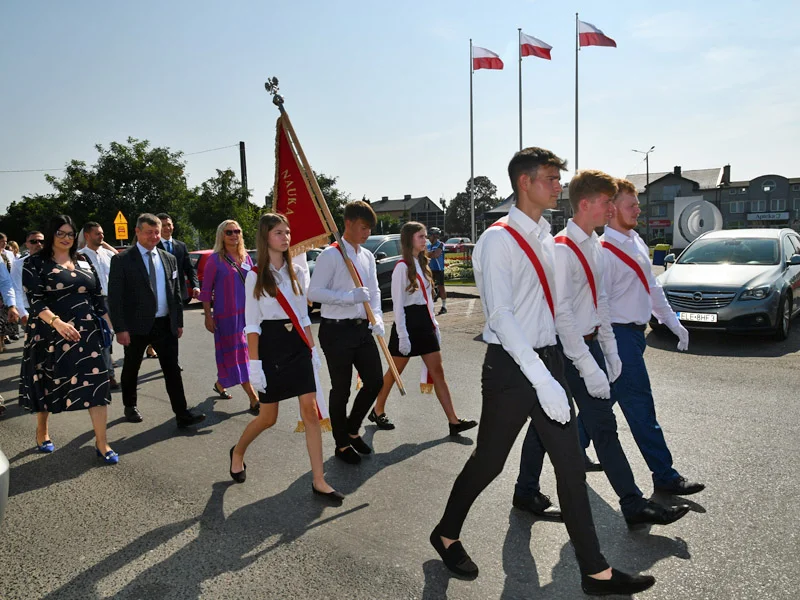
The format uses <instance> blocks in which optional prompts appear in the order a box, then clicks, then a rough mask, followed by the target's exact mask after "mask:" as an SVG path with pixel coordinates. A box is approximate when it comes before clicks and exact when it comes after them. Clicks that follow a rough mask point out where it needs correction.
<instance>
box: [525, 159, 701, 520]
mask: <svg viewBox="0 0 800 600" xmlns="http://www.w3.org/2000/svg"><path fill="white" fill-rule="evenodd" d="M616 193H617V184H616V182H615V179H614V178H613V177H611V175H608V174H606V173H603V172H602V171H579V172H578V173H577V174H576V175H575V176H574V177H573V178H572V181H570V184H569V202H570V205H571V206H572V212H573V214H574V217H573V218H572V219H570V220H569V221H568V222H567V226H566V228H565V229H563V230H561V231H560V232H559V233H558V234H557V235H556V237H555V242H556V245H555V256H556V266H557V268H556V298H557V303H556V332H557V333H558V343H559V347H560V348H561V349H562V350H563V352H564V355H565V356H566V357H567V358H568V359H569V360H568V361H566V365H565V373H566V377H567V384H568V385H569V390H570V392H571V395H572V398H573V399H574V400H575V404H577V406H578V409H579V410H580V415H579V418H580V419H581V420H582V421H583V424H584V426H585V427H586V430H587V432H588V434H589V437H590V438H591V439H592V441H594V445H595V450H596V451H597V456H598V458H599V459H600V463H601V464H602V465H603V468H604V470H605V473H606V476H607V477H608V481H609V482H610V483H611V486H612V487H613V488H614V491H615V492H616V493H617V496H618V497H619V503H620V507H621V509H622V514H623V515H624V517H625V521H626V522H627V524H628V526H629V527H631V528H639V527H644V526H646V525H668V524H670V523H674V522H675V521H677V520H678V519H680V518H681V517H683V516H685V515H686V513H688V512H689V507H688V506H685V505H682V506H674V507H672V506H670V507H665V506H661V505H660V504H657V503H655V502H652V501H651V500H646V499H645V498H644V497H643V495H642V492H641V490H640V489H639V488H638V487H637V486H636V481H635V479H634V477H633V472H632V471H631V467H630V464H628V459H627V458H626V457H625V452H624V451H623V450H622V446H621V445H620V442H619V437H618V436H617V421H616V418H615V417H614V403H613V401H609V398H610V397H611V390H610V386H609V380H610V381H611V382H612V383H613V382H614V381H615V380H616V379H617V378H618V377H619V375H620V373H621V372H622V362H621V361H620V358H619V354H618V352H617V342H616V340H615V339H614V332H613V330H612V329H611V323H610V321H609V313H608V296H607V294H606V290H605V286H604V284H603V272H604V268H603V248H602V247H601V246H600V240H599V238H598V236H597V234H596V233H595V229H596V228H598V227H602V226H603V225H606V224H608V220H609V217H610V216H611V215H612V214H613V211H614V205H613V204H612V202H611V199H612V198H613V197H614V195H615V194H616ZM606 373H608V376H607V375H606ZM543 460H544V448H543V447H542V444H541V441H540V440H539V436H538V435H537V433H536V428H535V427H534V426H533V425H531V426H530V427H529V428H528V434H527V436H526V437H525V443H524V445H523V447H522V460H521V464H520V473H519V478H518V479H517V486H516V490H515V493H514V506H516V507H517V508H521V509H523V510H528V511H530V512H533V513H535V514H538V513H537V511H536V509H540V508H541V505H542V502H541V501H540V499H539V498H538V497H539V496H541V493H540V492H539V476H540V475H541V472H542V462H543ZM545 498H546V496H545ZM545 516H547V513H545Z"/></svg>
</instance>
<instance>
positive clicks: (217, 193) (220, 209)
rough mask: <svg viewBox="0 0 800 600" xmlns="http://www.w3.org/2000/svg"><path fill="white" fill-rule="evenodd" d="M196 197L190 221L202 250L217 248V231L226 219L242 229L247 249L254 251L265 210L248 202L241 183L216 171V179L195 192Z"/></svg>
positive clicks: (191, 207)
mask: <svg viewBox="0 0 800 600" xmlns="http://www.w3.org/2000/svg"><path fill="white" fill-rule="evenodd" d="M193 195H194V199H193V200H192V203H191V206H190V207H189V209H188V220H189V222H190V223H191V224H192V225H193V226H194V227H195V228H196V230H197V232H198V237H199V242H200V245H201V246H202V247H203V248H212V247H213V246H214V241H215V239H216V233H217V227H218V226H219V224H220V223H222V222H223V221H225V220H227V219H233V220H235V221H237V222H238V223H239V225H241V226H242V233H243V235H244V243H245V245H246V246H247V247H248V248H255V242H256V234H257V233H258V219H259V216H260V214H261V212H262V208H261V207H259V206H257V205H255V204H253V203H252V202H250V201H249V200H248V199H246V198H245V194H244V193H243V190H242V183H241V182H240V181H239V180H238V179H237V178H236V174H235V173H234V172H233V171H232V170H230V169H226V170H224V171H221V170H219V169H217V175H216V177H212V178H210V179H208V180H206V181H204V182H203V183H202V184H201V185H200V186H199V187H197V188H195V189H194V191H193ZM247 195H249V194H247Z"/></svg>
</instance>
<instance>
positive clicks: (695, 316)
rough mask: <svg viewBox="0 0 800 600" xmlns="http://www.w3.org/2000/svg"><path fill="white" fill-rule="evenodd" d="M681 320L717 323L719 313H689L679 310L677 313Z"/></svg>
mask: <svg viewBox="0 0 800 600" xmlns="http://www.w3.org/2000/svg"><path fill="white" fill-rule="evenodd" d="M676 314H677V315H678V318H679V319H680V320H681V321H696V322H699V323H716V322H717V315H715V314H714V313H689V312H679V313H676Z"/></svg>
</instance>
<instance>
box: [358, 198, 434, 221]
mask: <svg viewBox="0 0 800 600" xmlns="http://www.w3.org/2000/svg"><path fill="white" fill-rule="evenodd" d="M370 206H372V210H374V211H375V214H376V215H378V217H382V216H390V217H394V218H395V219H398V220H399V221H400V222H401V223H406V222H408V221H419V222H420V223H422V224H423V225H425V227H427V228H428V229H430V228H431V227H438V228H440V229H444V210H442V207H441V206H439V205H438V204H436V203H435V202H433V201H432V200H431V199H430V198H428V197H427V196H422V197H420V198H412V197H411V194H406V195H405V196H403V197H402V198H399V199H396V200H395V199H389V197H388V196H384V197H383V198H381V199H380V200H378V201H376V202H372V203H370Z"/></svg>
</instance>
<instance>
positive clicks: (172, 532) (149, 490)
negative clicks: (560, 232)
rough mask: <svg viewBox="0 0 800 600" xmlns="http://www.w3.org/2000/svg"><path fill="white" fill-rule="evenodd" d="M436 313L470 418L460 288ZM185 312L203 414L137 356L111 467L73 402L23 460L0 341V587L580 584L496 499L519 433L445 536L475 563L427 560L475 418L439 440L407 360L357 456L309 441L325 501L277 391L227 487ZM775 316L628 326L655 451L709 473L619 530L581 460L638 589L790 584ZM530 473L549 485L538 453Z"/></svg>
mask: <svg viewBox="0 0 800 600" xmlns="http://www.w3.org/2000/svg"><path fill="white" fill-rule="evenodd" d="M449 308H450V312H449V314H448V315H446V316H443V317H441V318H440V322H441V324H442V327H443V339H444V349H445V368H446V372H447V376H448V381H449V383H450V386H451V389H452V391H453V395H454V400H455V403H456V407H457V410H458V413H459V416H461V417H465V418H477V417H479V414H480V382H479V373H480V365H481V362H482V359H483V352H484V346H483V344H482V343H481V342H479V341H477V340H476V336H477V335H478V334H479V332H480V330H481V327H482V321H483V317H482V314H481V308H480V300H478V299H470V298H458V299H451V301H450V303H449ZM186 322H187V329H186V335H185V336H184V338H183V340H182V341H181V356H182V362H183V364H184V366H185V368H186V371H185V373H184V380H185V383H186V386H187V390H188V393H189V396H190V398H191V400H190V404H194V405H199V406H200V408H201V409H202V410H204V411H205V412H206V413H207V414H208V417H209V418H208V419H207V420H206V421H205V423H203V425H202V427H200V428H199V429H198V430H197V432H195V433H193V434H187V433H180V432H178V430H176V428H175V425H174V419H173V418H172V414H171V411H170V407H169V402H168V400H167V398H166V395H165V391H164V384H163V380H162V378H161V374H160V371H159V369H158V364H157V361H153V360H145V361H144V363H143V367H142V381H141V388H140V402H139V405H140V408H141V410H142V413H143V415H144V417H145V421H144V422H143V423H141V424H130V423H127V422H125V421H123V420H122V418H121V417H122V404H121V399H120V397H119V395H118V394H115V397H114V403H113V404H112V406H111V408H110V413H109V438H110V441H111V444H112V446H113V447H114V448H115V449H116V450H117V451H118V452H119V453H120V457H121V458H120V464H119V465H117V466H114V467H106V466H101V464H100V461H99V459H97V458H96V457H95V456H94V450H93V448H92V445H93V438H92V434H91V428H90V424H89V418H88V415H87V414H86V413H85V412H80V413H76V414H68V415H55V416H54V417H53V418H52V426H51V433H52V437H53V440H54V441H55V443H56V446H57V450H56V452H55V453H54V454H52V455H39V454H37V453H36V452H35V451H34V450H33V442H34V419H33V417H32V416H30V415H28V414H24V413H23V412H22V411H21V410H20V409H19V407H18V406H17V403H16V387H17V375H18V369H19V359H20V355H21V347H20V346H21V345H20V343H17V344H14V345H12V346H11V347H10V348H9V350H8V351H7V352H6V353H4V354H2V355H0V392H2V394H3V395H4V396H5V397H6V400H7V404H8V406H9V410H8V412H7V416H6V418H5V419H3V420H2V421H0V445H2V449H3V451H4V452H5V453H6V455H7V456H8V458H9V460H10V462H11V465H12V473H11V478H12V479H11V490H10V494H11V497H10V499H9V505H8V509H7V512H6V519H5V522H4V523H3V525H2V528H0V598H2V599H3V600H10V599H17V598H20V599H26V600H27V599H30V598H52V599H56V598H58V599H62V598H65V599H66V598H76V599H78V598H80V599H87V598H89V599H91V598H112V597H113V598H122V599H129V598H142V599H156V598H157V599H161V598H164V599H171V598H231V599H233V598H237V599H238V598H275V599H284V598H332V599H333V598H335V599H340V598H341V599H345V598H347V599H369V600H373V599H383V598H386V599H407V598H424V599H427V600H434V599H440V598H449V599H451V600H461V599H464V600H470V599H475V600H485V599H489V598H503V599H517V598H520V599H521V598H569V599H572V598H580V597H582V594H581V591H580V586H579V578H578V570H577V565H576V561H575V557H574V554H573V551H572V548H571V546H570V543H569V540H568V537H567V534H566V531H565V529H564V527H563V525H561V524H557V523H546V522H537V521H534V520H533V519H531V518H530V517H529V516H528V515H526V514H524V513H520V512H519V511H517V510H515V509H512V508H511V496H512V493H513V484H514V480H515V477H516V473H517V463H518V460H519V450H520V443H521V439H520V440H518V443H517V445H516V446H515V448H514V451H513V452H512V455H511V457H510V459H509V461H508V463H507V465H506V469H505V471H504V473H503V474H502V475H501V476H500V477H499V478H498V479H497V480H496V481H495V482H494V483H493V484H492V485H491V486H490V487H489V488H488V489H487V490H486V492H485V493H484V494H483V495H482V496H481V497H480V498H479V499H478V501H477V503H476V504H475V506H474V508H473V510H472V512H471V514H470V516H469V519H468V520H467V523H466V524H465V528H464V532H463V536H462V539H463V540H464V543H465V545H466V547H467V548H468V550H469V551H470V553H471V554H472V556H473V558H474V559H475V560H476V562H477V563H478V564H479V566H480V568H481V575H480V577H479V578H478V579H477V580H476V581H473V582H464V581H460V580H457V579H452V578H450V577H449V576H448V572H447V571H446V569H445V568H444V567H443V565H442V564H441V562H440V561H439V560H438V557H437V556H436V554H435V552H434V550H433V549H432V548H431V547H430V546H429V544H428V540H427V538H428V534H429V532H430V530H431V528H432V527H433V525H434V524H435V523H436V522H437V520H438V518H439V517H440V515H441V512H442V510H443V508H444V503H445V500H446V498H447V495H448V494H449V491H450V488H451V486H452V483H453V480H454V479H455V477H456V475H457V474H458V472H459V471H460V469H461V467H462V466H463V464H464V461H465V460H466V459H467V457H468V455H469V453H470V452H472V450H473V449H474V439H475V433H474V430H473V431H472V432H469V433H468V434H467V435H465V436H464V437H463V438H462V439H460V440H457V441H453V440H451V439H449V438H448V437H447V435H446V434H447V424H446V420H445V418H444V415H443V413H442V412H441V409H440V408H439V406H438V403H437V402H436V399H435V397H433V396H425V395H421V394H420V393H419V392H418V391H416V390H417V382H418V377H419V360H416V359H415V360H414V361H412V363H411V364H410V365H409V368H408V370H407V375H406V385H407V387H408V389H409V390H410V393H409V394H408V396H407V397H405V398H401V397H400V396H399V394H398V393H396V392H394V393H393V395H392V396H391V398H390V403H389V406H388V411H387V412H388V414H389V416H390V417H391V418H392V419H393V420H394V421H395V422H396V423H397V429H396V430H394V431H391V432H384V431H376V430H375V429H374V427H373V426H371V425H368V426H367V427H366V433H365V435H364V437H365V439H366V440H367V441H369V442H371V443H372V444H373V445H374V448H375V451H376V453H375V454H374V455H373V456H372V457H371V458H368V459H366V460H364V461H363V462H362V464H361V465H360V466H358V467H352V466H349V465H344V464H342V463H340V462H338V461H334V459H333V458H330V457H331V456H332V453H333V440H332V438H331V437H330V435H329V434H326V435H325V438H324V445H325V456H326V471H327V477H328V481H329V482H331V483H332V484H333V485H334V486H335V487H337V488H338V489H339V490H341V491H342V492H344V493H346V494H347V499H346V501H345V503H344V505H343V506H341V507H339V508H331V507H327V506H325V505H324V504H323V503H321V502H320V501H319V500H317V499H316V498H314V497H313V496H312V495H311V490H310V489H309V488H310V485H311V479H310V473H309V465H308V458H307V454H306V450H305V440H304V436H303V435H301V434H296V433H294V432H293V430H294V426H295V422H296V420H297V418H298V415H297V407H296V402H293V401H285V402H283V403H282V406H281V415H280V418H279V421H278V424H277V425H276V426H275V427H274V428H273V429H272V430H270V431H268V432H266V433H264V434H263V435H262V436H261V437H260V438H259V439H258V440H257V441H256V442H255V443H254V444H253V445H252V446H251V448H250V450H249V452H248V455H247V465H248V479H247V482H246V483H245V484H244V485H234V484H232V482H231V481H230V479H229V476H228V449H229V448H230V447H231V446H232V445H233V444H234V443H235V442H236V440H237V438H238V436H239V435H240V433H241V431H242V430H243V428H244V427H245V425H246V423H247V422H248V420H249V419H250V416H249V414H248V413H247V412H246V408H247V399H246V396H245V394H244V393H243V392H242V391H241V390H237V389H234V390H233V394H234V399H233V400H227V401H224V400H214V398H213V394H212V392H211V386H212V384H213V382H214V379H215V367H214V352H213V341H212V337H211V335H210V334H208V333H206V332H205V330H204V329H203V322H202V312H201V311H200V310H198V309H197V308H194V309H191V310H189V311H187V317H186ZM796 325H798V327H797V329H796V330H795V331H794V332H793V333H792V335H791V337H790V339H789V340H787V341H786V342H783V343H777V342H773V341H771V340H769V339H766V338H753V337H728V336H718V335H714V334H705V335H693V336H692V342H691V345H690V350H689V352H687V353H684V354H680V353H678V352H677V351H675V343H676V340H675V339H674V338H673V337H672V336H671V334H666V335H661V334H655V333H649V334H648V345H649V348H648V350H647V359H648V364H649V369H650V376H651V379H652V384H653V388H654V391H655V394H656V398H657V407H658V412H659V420H660V422H661V424H662V426H663V427H664V429H665V431H666V437H667V440H668V443H669V445H670V447H671V450H672V453H673V455H674V457H675V464H676V466H677V468H678V469H679V470H680V471H681V472H683V473H684V474H685V475H687V476H689V477H690V478H696V479H700V480H702V481H704V482H705V483H706V484H707V485H708V488H707V489H706V491H705V492H703V493H701V494H698V495H696V496H692V497H690V500H691V501H692V508H693V512H692V513H690V514H689V515H688V516H687V517H685V518H684V519H683V520H681V521H679V522H678V523H676V524H674V525H672V526H669V527H654V528H652V530H650V531H645V532H636V533H630V532H628V530H627V528H626V526H625V523H624V521H623V519H622V516H621V514H620V512H619V507H618V503H617V501H616V498H615V495H614V493H613V491H612V489H611V487H610V486H609V484H608V482H607V480H606V479H605V476H604V475H603V474H602V473H591V474H589V475H588V483H589V486H590V497H591V501H592V509H593V514H594V518H595V522H596V525H597V531H598V534H599V537H600V541H601V545H602V548H603V551H604V553H605V555H606V557H607V558H608V559H609V561H610V562H611V563H612V564H613V565H615V566H618V567H619V568H623V569H627V570H632V571H638V572H648V573H652V574H654V575H655V576H656V577H657V579H658V582H657V584H656V587H655V588H653V589H652V590H651V591H649V592H647V593H646V594H642V597H647V598H653V599H656V598H659V599H670V600H673V599H676V598H692V599H695V598H720V599H726V600H730V599H745V598H747V599H750V598H753V599H766V598H769V599H781V598H786V599H789V598H796V597H797V590H798V589H800V572H799V570H798V562H799V561H798V556H800V544H799V543H798V533H797V523H798V522H800V510H799V509H798V506H800V504H799V503H798V502H797V497H798V494H799V493H800V483H799V482H800V477H798V474H799V471H800V469H798V458H797V452H798V449H799V446H800V445H799V444H798V441H797V440H798V436H797V430H798V425H799V423H798V414H800V411H798V409H797V390H798V387H800V386H799V385H798V384H800V375H798V368H797V362H798V361H797V359H798V352H799V351H800V323H797V324H796ZM315 330H316V326H315ZM118 350H119V349H118V348H117V354H116V357H117V358H119V357H120V356H121V353H120V352H118ZM323 385H326V386H327V374H325V375H324V382H323ZM618 421H619V423H620V436H621V439H622V441H623V445H624V446H625V448H626V450H627V452H628V457H629V459H630V462H631V465H632V467H633V469H634V472H635V474H636V477H637V481H638V483H639V485H640V487H641V488H642V490H643V491H644V492H645V494H650V493H651V492H652V486H651V482H650V479H649V473H648V471H647V468H646V466H645V464H644V461H643V460H642V458H641V455H640V454H639V452H638V450H637V448H636V447H635V445H634V443H633V441H632V438H631V436H630V432H629V430H628V428H627V424H626V423H625V421H624V418H623V417H622V416H621V415H620V414H619V413H618ZM542 488H543V491H544V492H545V493H549V494H551V495H553V496H555V482H554V478H553V474H552V469H551V468H550V466H549V464H548V465H547V466H546V468H545V473H544V475H543V480H542ZM660 500H661V501H669V499H663V498H662V499H660Z"/></svg>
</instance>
